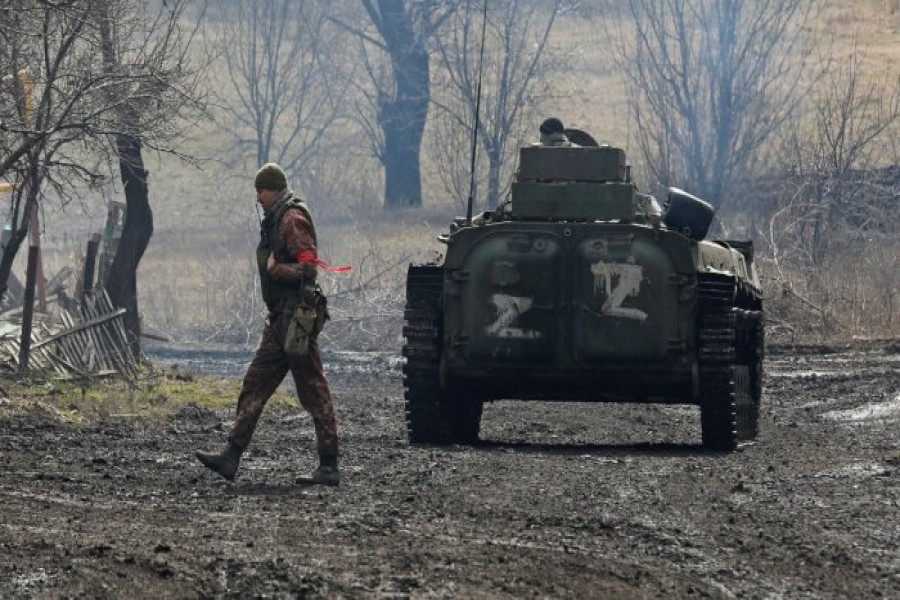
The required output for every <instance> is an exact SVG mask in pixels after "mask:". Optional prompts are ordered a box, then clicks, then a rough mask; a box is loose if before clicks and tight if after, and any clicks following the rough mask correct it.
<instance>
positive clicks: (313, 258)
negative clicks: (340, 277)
mask: <svg viewBox="0 0 900 600" xmlns="http://www.w3.org/2000/svg"><path fill="white" fill-rule="evenodd" d="M295 258H296V259H297V262H300V263H312V264H314V265H316V266H317V267H321V268H323V269H325V270H326V271H331V272H332V273H345V272H347V271H349V270H350V268H351V267H350V265H336V266H331V265H329V264H328V263H327V262H325V261H324V260H322V259H321V258H319V257H318V256H317V255H316V252H315V250H301V251H300V252H298V253H297V256H296V257H295Z"/></svg>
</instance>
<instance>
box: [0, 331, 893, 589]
mask: <svg viewBox="0 0 900 600" xmlns="http://www.w3.org/2000/svg"><path fill="white" fill-rule="evenodd" d="M837 350H838V351H831V350H829V349H827V348H825V349H823V348H812V349H809V348H808V349H787V348H782V349H780V350H779V349H777V348H771V349H770V353H769V356H768V357H767V364H766V385H765V392H764V397H763V411H762V416H761V426H760V427H761V435H760V438H759V439H758V440H757V441H756V442H755V443H752V444H748V445H745V446H742V447H741V448H740V449H739V451H737V452H735V453H733V454H727V455H723V454H714V453H709V452H706V451H704V450H703V449H702V448H701V447H700V446H699V439H700V428H699V412H698V410H697V409H695V408H690V407H652V406H651V407H647V406H622V405H589V404H550V403H531V404H523V403H507V402H500V403H495V404H491V405H488V406H487V407H486V409H485V414H484V420H483V426H482V438H483V439H484V440H485V441H484V443H483V444H481V445H479V446H477V447H448V448H435V447H410V446H409V445H408V444H407V442H406V439H405V432H404V426H403V404H402V384H401V380H400V374H399V369H398V368H397V361H396V360H393V359H391V358H390V357H384V356H382V357H380V358H379V357H374V363H371V362H370V359H373V357H369V358H368V359H366V360H364V361H361V362H362V363H363V365H362V366H361V365H360V364H355V365H354V364H346V363H345V361H342V360H339V359H337V358H336V357H335V356H332V360H331V362H330V363H329V364H328V365H327V367H328V368H329V372H330V377H331V380H332V385H333V388H334V391H335V395H336V400H337V404H338V416H339V419H340V424H341V426H342V434H343V444H344V446H343V448H344V449H343V462H342V468H343V476H344V483H343V485H342V486H341V487H340V488H337V489H333V488H316V487H303V486H298V485H295V484H294V483H293V482H294V479H295V478H296V477H297V476H298V475H305V474H307V473H308V472H309V470H311V469H312V467H313V466H314V460H313V432H312V426H311V423H310V421H309V419H308V418H307V417H306V415H305V413H302V412H301V411H299V410H291V409H288V408H284V407H282V408H275V409H273V410H269V411H267V413H266V414H265V415H264V417H263V420H262V421H261V423H260V428H259V430H258V432H257V436H256V438H255V440H254V444H253V446H251V449H250V451H249V452H248V454H247V455H246V459H245V461H244V463H243V466H242V470H241V472H240V473H239V475H238V480H237V481H236V482H235V483H233V484H230V483H227V482H225V481H223V480H221V479H218V478H216V477H214V476H213V475H211V474H210V473H208V472H206V471H204V470H202V469H201V467H200V466H199V465H198V464H197V463H196V462H195V461H194V460H193V458H192V453H193V451H194V450H195V449H197V448H207V449H212V448H217V447H218V446H219V445H220V444H221V443H222V442H223V440H224V438H225V434H226V432H227V428H228V422H229V420H230V410H228V411H226V410H221V411H213V410H209V409H205V408H200V407H196V406H187V407H185V408H182V409H180V410H178V411H176V412H174V413H173V414H172V415H171V416H170V417H168V418H166V419H164V420H162V421H147V420H141V419H136V418H128V417H127V416H121V415H120V416H118V417H116V418H113V417H110V418H103V419H94V420H90V421H88V422H84V423H81V424H69V423H66V422H65V421H64V420H61V419H60V418H59V415H58V414H57V413H56V412H54V411H53V410H49V409H46V408H41V407H39V406H34V405H32V406H27V407H23V406H20V405H19V404H17V403H16V401H15V399H7V400H6V401H5V402H2V403H0V597H3V598H32V597H38V598H43V597H49V598H54V597H90V598H103V597H110V598H113V597H116V598H119V597H128V598H133V597H185V598H194V597H235V598H238V597H240V598H244V597H309V598H319V597H326V598H331V597H349V598H356V597H359V598H406V597H413V598H429V597H436V598H451V597H459V598H497V597H500V598H503V597H509V598H531V597H535V598H690V597H697V598H736V597H739V598H882V597H883V598H897V597H900V551H898V546H900V376H898V370H900V344H898V343H897V342H880V343H874V344H870V345H869V346H868V347H858V348H856V349H847V348H842V349H837ZM351 362H352V361H351ZM357 362H360V361H357ZM368 364H374V365H375V368H373V369H368V368H365V365H368Z"/></svg>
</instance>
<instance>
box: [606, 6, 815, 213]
mask: <svg viewBox="0 0 900 600" xmlns="http://www.w3.org/2000/svg"><path fill="white" fill-rule="evenodd" d="M628 6H629V8H630V19H629V21H630V23H629V25H630V26H631V27H632V28H633V31H632V32H630V33H631V36H630V37H632V38H633V44H631V45H628V46H624V47H623V49H621V50H620V52H619V62H620V66H621V69H622V71H623V73H624V74H625V76H626V78H627V81H628V83H629V85H630V89H631V98H632V100H631V110H632V113H633V115H634V118H635V123H636V125H637V127H638V139H637V142H638V144H639V147H640V150H641V152H642V154H643V157H644V160H645V161H646V164H647V166H648V167H649V169H650V172H651V175H652V177H654V178H655V179H656V180H657V181H658V182H659V183H660V184H662V185H669V184H673V185H674V184H678V185H680V186H684V187H687V188H689V189H691V190H692V191H693V192H695V193H697V194H699V195H701V196H703V197H704V198H705V199H707V200H709V201H710V202H712V203H713V204H714V205H715V206H719V207H722V206H725V205H726V204H727V200H728V198H729V195H730V192H731V191H732V190H733V189H734V186H735V183H736V182H739V181H742V180H743V179H745V178H746V177H747V176H748V174H750V173H752V172H753V169H754V168H755V166H756V162H757V159H758V158H759V157H760V151H761V149H762V148H763V147H764V144H765V143H766V142H767V141H768V140H770V139H771V138H772V136H773V135H774V134H775V133H776V132H777V131H778V128H779V127H780V126H781V125H782V124H783V123H784V122H785V120H786V119H787V118H788V117H789V115H790V114H791V111H792V109H794V108H795V107H796V105H797V102H798V101H799V100H800V99H801V98H802V97H803V89H804V88H803V84H802V76H803V73H804V69H805V64H804V60H803V57H804V56H806V55H807V53H805V51H804V48H803V47H802V43H803V42H804V38H805V36H808V35H809V34H808V32H807V31H805V30H804V25H805V23H806V22H807V21H808V18H809V15H810V11H811V10H812V9H811V6H812V4H811V3H807V2H805V1H804V0H758V1H754V2H734V1H732V0H662V1H660V0H629V4H628ZM625 36H628V33H625Z"/></svg>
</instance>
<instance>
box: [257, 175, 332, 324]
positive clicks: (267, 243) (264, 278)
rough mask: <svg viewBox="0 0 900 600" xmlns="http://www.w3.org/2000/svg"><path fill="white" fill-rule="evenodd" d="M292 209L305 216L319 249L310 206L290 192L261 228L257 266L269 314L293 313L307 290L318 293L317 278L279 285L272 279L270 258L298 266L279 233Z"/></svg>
mask: <svg viewBox="0 0 900 600" xmlns="http://www.w3.org/2000/svg"><path fill="white" fill-rule="evenodd" d="M292 208H296V209H298V210H300V211H301V212H302V213H303V216H304V217H305V218H306V220H307V222H308V223H309V228H310V230H311V233H312V238H313V242H314V243H316V245H318V242H317V241H316V227H315V225H314V224H313V220H312V215H311V214H310V212H309V207H308V206H306V203H305V202H303V200H301V199H300V198H298V197H296V196H294V195H293V193H291V192H288V193H287V195H286V197H285V198H284V199H282V200H280V201H279V202H278V204H277V205H276V206H275V210H274V211H273V212H272V213H271V214H270V215H268V216H267V217H266V218H265V219H263V221H262V224H261V228H260V239H259V245H258V246H257V247H256V266H257V268H258V269H259V282H260V288H262V296H263V300H264V301H265V303H266V307H267V308H268V309H269V312H280V311H286V310H293V307H294V306H296V305H297V301H298V300H299V299H300V297H301V295H302V294H303V292H304V291H306V290H314V289H315V285H316V281H315V278H313V279H312V280H311V281H310V280H305V281H300V282H296V283H284V282H280V281H275V280H274V279H272V276H271V275H269V269H268V267H267V262H268V260H269V254H274V256H275V261H276V262H279V263H294V262H297V257H296V256H291V255H290V254H289V253H288V251H287V248H286V247H285V244H284V240H283V239H281V232H280V231H279V229H280V225H281V219H282V217H284V214H285V213H286V212H287V211H288V210H290V209H292Z"/></svg>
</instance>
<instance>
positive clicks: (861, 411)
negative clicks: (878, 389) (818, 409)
mask: <svg viewBox="0 0 900 600" xmlns="http://www.w3.org/2000/svg"><path fill="white" fill-rule="evenodd" d="M824 416H825V417H827V418H829V419H834V420H835V421H844V422H849V423H861V422H866V421H882V422H886V423H893V422H895V421H900V394H897V396H896V397H895V398H893V399H892V400H888V401H887V402H871V403H869V404H864V405H862V406H859V407H857V408H850V409H845V410H832V411H829V412H826V413H825V414H824Z"/></svg>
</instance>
